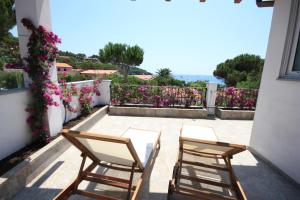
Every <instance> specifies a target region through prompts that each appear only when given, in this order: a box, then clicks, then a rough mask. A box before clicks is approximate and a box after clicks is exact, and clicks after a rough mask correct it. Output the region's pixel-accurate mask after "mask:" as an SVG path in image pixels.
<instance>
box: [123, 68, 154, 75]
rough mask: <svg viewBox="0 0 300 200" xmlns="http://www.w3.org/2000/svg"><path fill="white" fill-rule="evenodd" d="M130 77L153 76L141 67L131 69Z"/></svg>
mask: <svg viewBox="0 0 300 200" xmlns="http://www.w3.org/2000/svg"><path fill="white" fill-rule="evenodd" d="M128 74H129V75H152V74H151V73H150V72H148V71H146V70H144V69H141V68H139V67H131V68H130V69H129V72H128Z"/></svg>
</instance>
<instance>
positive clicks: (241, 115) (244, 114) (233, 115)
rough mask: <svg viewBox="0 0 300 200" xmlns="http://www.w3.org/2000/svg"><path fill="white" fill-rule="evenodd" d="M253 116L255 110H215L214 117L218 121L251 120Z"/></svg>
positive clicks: (219, 108) (220, 108)
mask: <svg viewBox="0 0 300 200" xmlns="http://www.w3.org/2000/svg"><path fill="white" fill-rule="evenodd" d="M254 114H255V110H237V109H225V108H222V107H218V108H217V109H216V117H218V118H220V119H236V120H253V118H254Z"/></svg>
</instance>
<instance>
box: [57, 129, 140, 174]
mask: <svg viewBox="0 0 300 200" xmlns="http://www.w3.org/2000/svg"><path fill="white" fill-rule="evenodd" d="M62 135H63V136H65V138H67V139H68V140H69V141H70V142H71V143H72V144H74V145H75V146H76V147H77V148H78V149H79V150H80V151H82V152H83V153H85V154H86V155H87V156H88V157H90V158H91V159H92V160H93V161H96V162H100V161H105V162H108V163H113V164H119V165H125V166H131V165H132V164H133V163H137V165H138V167H139V168H140V169H141V170H143V165H142V163H141V161H140V159H139V157H138V156H137V153H136V151H135V149H134V147H133V145H132V143H131V141H130V139H129V138H122V137H115V136H108V135H101V134H98V133H87V132H81V131H71V130H63V132H62Z"/></svg>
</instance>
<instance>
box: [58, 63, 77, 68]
mask: <svg viewBox="0 0 300 200" xmlns="http://www.w3.org/2000/svg"><path fill="white" fill-rule="evenodd" d="M56 67H57V68H59V67H64V68H73V67H72V66H71V65H69V64H67V63H59V62H57V63H56Z"/></svg>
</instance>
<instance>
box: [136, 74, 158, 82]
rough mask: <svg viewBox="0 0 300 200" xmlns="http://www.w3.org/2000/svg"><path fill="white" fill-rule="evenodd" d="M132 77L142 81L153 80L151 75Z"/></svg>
mask: <svg viewBox="0 0 300 200" xmlns="http://www.w3.org/2000/svg"><path fill="white" fill-rule="evenodd" d="M133 76H134V77H136V78H138V79H141V80H144V81H148V80H151V79H153V78H154V76H153V75H133Z"/></svg>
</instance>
